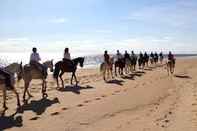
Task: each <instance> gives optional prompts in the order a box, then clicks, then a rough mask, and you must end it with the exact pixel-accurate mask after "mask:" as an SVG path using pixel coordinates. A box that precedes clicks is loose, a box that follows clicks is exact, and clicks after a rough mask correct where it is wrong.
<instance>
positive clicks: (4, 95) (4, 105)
mask: <svg viewBox="0 0 197 131" xmlns="http://www.w3.org/2000/svg"><path fill="white" fill-rule="evenodd" d="M6 96H7V95H6V87H5V86H4V87H3V108H4V109H5V110H7V109H8V107H7V106H6Z"/></svg>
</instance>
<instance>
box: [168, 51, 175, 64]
mask: <svg viewBox="0 0 197 131" xmlns="http://www.w3.org/2000/svg"><path fill="white" fill-rule="evenodd" d="M168 60H169V61H172V62H173V64H175V58H174V55H173V54H172V52H171V51H170V52H169V54H168Z"/></svg>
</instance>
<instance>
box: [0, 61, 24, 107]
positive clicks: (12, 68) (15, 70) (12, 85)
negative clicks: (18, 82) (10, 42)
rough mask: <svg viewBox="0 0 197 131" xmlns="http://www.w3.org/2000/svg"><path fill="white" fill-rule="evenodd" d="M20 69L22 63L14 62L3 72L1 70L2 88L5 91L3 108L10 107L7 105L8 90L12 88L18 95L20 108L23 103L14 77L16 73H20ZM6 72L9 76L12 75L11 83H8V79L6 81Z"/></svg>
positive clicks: (0, 86)
mask: <svg viewBox="0 0 197 131" xmlns="http://www.w3.org/2000/svg"><path fill="white" fill-rule="evenodd" d="M19 70H20V64H18V63H13V64H10V65H8V66H7V67H5V68H4V69H3V70H2V71H1V72H0V89H1V90H2V91H3V108H4V110H7V109H8V107H7V106H6V97H7V93H6V91H7V90H12V91H13V92H14V94H15V95H16V98H17V106H18V108H20V106H21V104H20V99H19V94H18V93H17V91H16V88H15V79H14V74H15V73H16V74H18V72H19ZM4 71H5V72H6V73H7V74H8V75H9V77H10V79H11V80H10V81H9V83H7V82H8V81H6V76H5V73H3V72H4ZM8 85H9V86H8Z"/></svg>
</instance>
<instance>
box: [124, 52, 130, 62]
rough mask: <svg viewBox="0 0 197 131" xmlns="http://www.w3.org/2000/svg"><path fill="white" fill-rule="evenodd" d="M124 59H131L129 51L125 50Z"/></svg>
mask: <svg viewBox="0 0 197 131" xmlns="http://www.w3.org/2000/svg"><path fill="white" fill-rule="evenodd" d="M124 59H125V60H130V56H129V53H128V52H127V51H125V54H124Z"/></svg>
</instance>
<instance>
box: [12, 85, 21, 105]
mask: <svg viewBox="0 0 197 131" xmlns="http://www.w3.org/2000/svg"><path fill="white" fill-rule="evenodd" d="M13 92H14V93H15V94H16V98H17V106H18V108H20V107H21V104H20V98H19V94H18V92H17V91H16V88H15V87H13Z"/></svg>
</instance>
